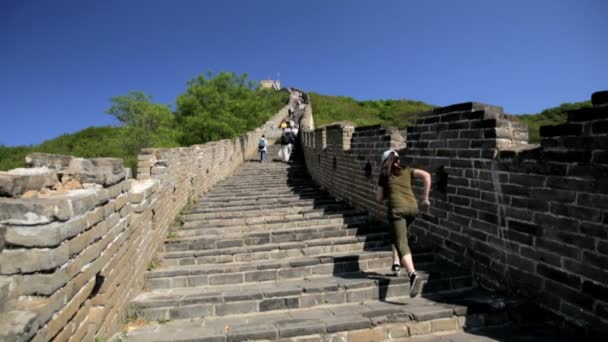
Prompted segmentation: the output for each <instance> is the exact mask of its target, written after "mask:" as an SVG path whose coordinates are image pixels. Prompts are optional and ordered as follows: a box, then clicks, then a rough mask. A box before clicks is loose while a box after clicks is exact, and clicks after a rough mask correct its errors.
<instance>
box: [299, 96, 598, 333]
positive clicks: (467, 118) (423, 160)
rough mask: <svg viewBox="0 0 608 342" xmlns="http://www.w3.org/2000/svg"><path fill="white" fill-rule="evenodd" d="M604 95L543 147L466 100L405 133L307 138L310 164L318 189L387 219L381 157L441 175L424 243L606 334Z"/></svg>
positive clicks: (422, 233) (318, 133)
mask: <svg viewBox="0 0 608 342" xmlns="http://www.w3.org/2000/svg"><path fill="white" fill-rule="evenodd" d="M606 94H607V93H606V92H600V93H595V94H594V95H593V96H592V103H593V108H585V109H581V110H576V111H572V112H570V113H569V114H568V121H567V122H566V123H564V124H561V125H557V126H545V127H542V128H541V144H540V145H532V144H529V143H528V130H527V127H526V125H525V124H523V123H521V122H518V121H517V120H516V118H514V117H512V116H510V115H506V114H504V112H503V110H502V108H500V107H496V106H490V105H485V104H480V103H473V102H469V103H462V104H457V105H452V106H448V107H441V108H435V109H433V110H431V111H428V112H425V113H420V114H419V115H418V116H417V119H416V122H415V125H413V126H412V127H409V128H408V129H407V130H406V131H398V130H397V129H394V128H384V127H380V126H371V127H356V128H354V127H352V126H348V125H345V124H342V125H334V126H328V127H323V128H319V129H316V130H314V131H309V132H308V133H307V134H305V135H304V136H303V140H302V141H303V145H304V153H305V158H306V164H307V167H308V170H309V172H310V174H311V175H312V177H313V179H314V180H315V181H316V182H317V183H318V184H319V185H320V186H322V187H323V188H325V189H327V190H328V191H329V192H331V193H332V194H333V195H335V196H337V197H340V198H342V199H344V200H346V201H347V202H349V203H351V204H353V205H354V206H356V207H358V208H361V209H366V210H368V212H369V213H370V215H372V216H374V217H376V218H377V219H378V220H385V212H386V209H385V207H384V206H383V205H381V204H379V203H376V202H375V201H374V197H375V196H374V195H375V190H376V187H377V186H376V184H377V182H378V173H379V168H380V165H379V163H380V156H381V153H382V152H383V151H385V150H386V149H388V148H393V149H396V150H398V152H399V154H400V156H401V160H402V163H403V164H407V165H409V166H411V167H415V168H421V169H424V170H427V171H429V172H430V173H431V174H432V181H433V188H432V191H431V203H432V205H431V207H429V208H421V212H420V214H419V215H418V218H417V219H416V221H415V222H414V224H413V226H412V227H411V231H412V233H414V234H415V235H416V236H417V238H418V240H419V241H424V242H425V243H429V244H431V245H432V246H433V247H434V248H435V249H436V251H437V252H438V253H439V254H440V255H442V256H443V257H444V258H446V259H448V260H450V261H452V262H455V263H457V264H459V265H462V266H465V267H468V268H469V269H471V270H472V271H473V272H474V274H475V276H476V279H477V281H478V283H479V284H481V285H482V286H488V287H492V288H495V289H502V290H506V291H512V292H513V293H516V294H519V295H525V296H534V297H535V298H538V299H537V300H536V301H537V303H538V304H540V305H541V306H542V307H543V308H544V309H546V310H547V311H548V312H552V313H554V314H556V315H557V317H561V318H564V319H565V320H566V321H567V322H569V323H571V324H575V325H578V326H579V327H581V328H583V329H587V330H595V331H600V332H604V333H606V332H608V316H607V315H606V312H608V297H607V296H606V294H607V293H608V270H607V269H606V267H605V266H606V265H608V206H607V205H606V203H608V195H606V194H607V193H608V168H607V167H608V165H607V164H608V106H607V105H606V103H608V101H607V100H606V98H607V95H606ZM313 105H314V104H313ZM349 140H350V142H349ZM414 185H415V189H416V191H420V190H421V184H419V183H415V184H414ZM414 258H415V256H414Z"/></svg>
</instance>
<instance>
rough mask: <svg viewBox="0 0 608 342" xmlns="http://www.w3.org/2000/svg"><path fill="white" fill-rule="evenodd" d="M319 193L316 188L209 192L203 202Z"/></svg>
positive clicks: (292, 196)
mask: <svg viewBox="0 0 608 342" xmlns="http://www.w3.org/2000/svg"><path fill="white" fill-rule="evenodd" d="M318 193H319V190H317V189H316V188H313V187H311V188H309V189H304V190H301V191H300V190H293V189H290V188H284V189H279V190H273V191H268V192H265V193H259V194H258V193H245V194H232V193H220V194H217V195H216V194H214V193H213V192H209V193H208V194H206V195H205V197H203V198H201V199H200V201H201V202H212V201H213V202H218V201H231V200H234V199H237V200H245V199H256V198H270V197H285V198H290V197H291V198H294V197H295V196H311V195H312V196H314V195H317V194H318Z"/></svg>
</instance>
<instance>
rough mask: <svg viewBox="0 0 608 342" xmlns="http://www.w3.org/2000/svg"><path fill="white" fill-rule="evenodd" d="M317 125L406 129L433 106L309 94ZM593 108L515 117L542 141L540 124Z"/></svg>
mask: <svg viewBox="0 0 608 342" xmlns="http://www.w3.org/2000/svg"><path fill="white" fill-rule="evenodd" d="M309 95H310V97H311V102H312V106H313V111H314V117H315V125H317V126H323V125H327V124H330V123H333V122H337V121H352V122H354V123H355V124H357V125H358V126H367V125H376V124H381V125H385V126H395V127H399V128H405V127H408V126H411V125H412V124H414V117H415V114H416V113H420V112H424V111H427V110H429V109H432V108H433V106H432V105H429V104H426V103H424V102H420V101H410V100H377V101H357V100H355V99H353V98H350V97H344V96H327V95H321V94H317V93H310V94H309ZM585 107H591V102H590V101H585V102H575V103H563V104H561V105H559V106H557V107H552V108H548V109H545V110H543V111H542V112H540V113H538V114H523V115H517V116H516V119H517V120H520V121H522V122H525V123H526V124H528V127H529V131H530V143H534V144H537V143H539V141H540V138H539V130H540V126H546V125H558V124H561V123H564V122H566V113H567V112H568V111H569V110H574V109H579V108H585Z"/></svg>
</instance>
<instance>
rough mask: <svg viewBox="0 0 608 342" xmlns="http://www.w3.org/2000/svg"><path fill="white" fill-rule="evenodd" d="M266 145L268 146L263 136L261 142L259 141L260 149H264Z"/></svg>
mask: <svg viewBox="0 0 608 342" xmlns="http://www.w3.org/2000/svg"><path fill="white" fill-rule="evenodd" d="M264 147H266V140H264V139H263V138H261V139H260V142H259V143H258V150H263V149H264Z"/></svg>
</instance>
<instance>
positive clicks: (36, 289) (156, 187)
mask: <svg viewBox="0 0 608 342" xmlns="http://www.w3.org/2000/svg"><path fill="white" fill-rule="evenodd" d="M287 110H288V106H285V107H284V108H283V109H281V110H280V111H279V112H278V113H277V114H276V115H274V116H273V117H272V119H271V120H270V126H273V125H274V127H276V126H278V124H279V123H280V121H281V120H282V119H283V118H285V117H286V116H287V114H288V113H287ZM265 128H266V127H265V126H263V127H260V128H258V129H256V130H254V131H251V132H249V133H247V134H245V135H243V136H241V137H239V138H235V139H231V140H221V141H216V142H210V143H207V144H203V145H195V146H190V147H184V148H173V149H155V148H150V149H144V150H142V154H140V155H139V157H138V172H137V179H131V178H130V175H129V170H127V169H125V168H124V167H123V163H122V160H120V159H114V158H92V159H85V158H75V157H71V156H60V155H49V154H41V153H34V154H31V155H29V156H28V158H27V162H28V163H29V164H30V165H31V166H33V167H34V168H31V169H17V170H12V171H9V172H2V173H0V196H4V197H0V311H1V313H2V314H1V315H0V340H2V341H29V340H34V341H48V340H56V341H67V340H68V339H69V340H76V341H82V340H88V341H91V340H94V339H95V337H96V336H104V337H105V336H111V335H112V334H113V333H115V332H116V331H118V329H119V327H120V326H121V325H122V324H123V323H124V322H125V319H126V313H127V310H126V308H127V305H128V303H129V301H130V300H131V299H132V298H133V297H134V296H135V295H136V294H138V293H139V292H140V291H141V290H142V289H143V284H144V272H145V271H146V269H148V268H149V267H150V265H151V262H152V261H153V258H154V256H155V254H156V252H157V251H158V249H159V247H160V246H161V244H162V243H163V241H164V240H165V238H166V236H167V233H168V230H169V228H170V226H171V224H172V222H173V220H174V218H175V217H176V215H177V214H178V213H179V212H180V211H181V210H182V209H183V208H184V207H185V206H186V205H187V204H189V203H190V202H191V201H193V200H194V199H196V198H198V197H199V196H200V195H201V194H203V193H205V192H206V191H208V190H209V189H210V188H211V187H212V186H213V185H215V184H216V183H217V182H218V181H220V180H222V179H224V178H225V177H227V176H229V175H230V174H231V173H232V172H233V171H234V170H235V169H236V168H237V167H238V166H239V165H240V164H242V163H243V161H244V160H245V158H246V157H248V156H250V155H251V154H253V153H254V151H256V150H257V145H258V140H259V138H260V137H261V135H262V134H264V129H265Z"/></svg>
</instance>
